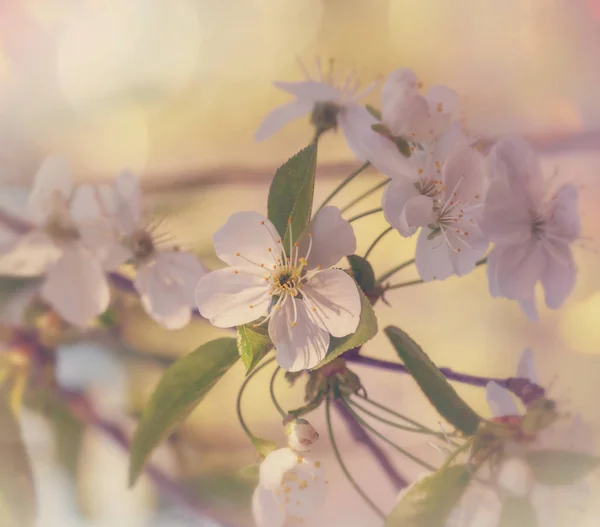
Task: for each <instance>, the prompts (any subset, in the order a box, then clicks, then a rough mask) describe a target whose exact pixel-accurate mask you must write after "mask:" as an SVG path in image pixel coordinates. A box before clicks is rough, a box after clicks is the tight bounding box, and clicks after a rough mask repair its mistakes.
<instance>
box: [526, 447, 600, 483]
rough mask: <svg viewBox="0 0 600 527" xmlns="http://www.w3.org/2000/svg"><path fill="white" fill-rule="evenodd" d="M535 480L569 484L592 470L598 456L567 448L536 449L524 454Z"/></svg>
mask: <svg viewBox="0 0 600 527" xmlns="http://www.w3.org/2000/svg"><path fill="white" fill-rule="evenodd" d="M526 458H527V462H528V463H529V465H530V466H531V468H532V470H533V473H534V474H535V479H536V481H538V482H540V483H542V484H544V485H570V484H571V483H574V482H576V481H578V480H580V479H582V478H584V477H585V476H587V475H588V474H589V473H590V472H592V471H593V470H594V469H595V468H597V467H598V465H599V464H600V458H598V457H596V456H591V455H589V454H583V453H581V452H569V451H568V450H538V451H536V452H530V453H528V454H527V455H526Z"/></svg>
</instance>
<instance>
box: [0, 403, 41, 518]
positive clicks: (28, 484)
mask: <svg viewBox="0 0 600 527" xmlns="http://www.w3.org/2000/svg"><path fill="white" fill-rule="evenodd" d="M0 467H1V468H0V525H2V527H33V525H34V524H35V523H36V515H37V501H36V494H35V486H34V480H33V474H32V472H31V465H30V462H29V456H28V454H27V450H26V448H25V444H24V443H23V438H22V436H21V430H20V427H19V422H18V421H17V419H16V417H15V415H14V413H13V411H12V409H11V407H10V403H9V400H8V398H7V396H6V394H5V393H3V394H2V395H1V396H0Z"/></svg>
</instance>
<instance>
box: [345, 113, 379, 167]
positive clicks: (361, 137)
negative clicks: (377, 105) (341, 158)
mask: <svg viewBox="0 0 600 527" xmlns="http://www.w3.org/2000/svg"><path fill="white" fill-rule="evenodd" d="M377 122H378V121H377V119H375V117H373V116H372V115H371V114H370V113H369V112H368V110H367V109H366V108H364V107H363V106H360V105H358V104H348V105H346V106H345V107H344V108H343V109H342V111H341V112H340V114H339V116H338V124H339V126H340V128H341V129H342V132H343V134H344V137H345V139H346V143H347V144H348V147H349V148H350V150H352V152H353V153H354V155H355V156H356V157H357V158H358V159H359V160H360V161H367V160H368V159H369V158H370V157H371V156H372V155H373V152H374V151H376V150H377V149H378V148H379V146H380V145H379V142H380V141H381V140H382V139H384V138H382V137H381V136H380V135H379V134H378V133H376V132H374V131H373V130H372V128H371V126H372V125H374V124H376V123H377Z"/></svg>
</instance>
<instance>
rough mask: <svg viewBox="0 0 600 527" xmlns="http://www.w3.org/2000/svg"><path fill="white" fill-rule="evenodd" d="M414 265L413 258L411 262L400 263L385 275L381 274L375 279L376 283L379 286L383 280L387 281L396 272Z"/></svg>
mask: <svg viewBox="0 0 600 527" xmlns="http://www.w3.org/2000/svg"><path fill="white" fill-rule="evenodd" d="M414 263H415V259H414V258H413V259H411V260H407V261H406V262H403V263H401V264H400V265H397V266H396V267H393V268H392V269H390V270H389V271H388V272H387V273H383V274H382V275H381V276H380V277H379V278H378V279H377V283H378V284H381V283H382V282H383V281H384V280H387V279H388V278H389V277H390V276H392V275H394V274H396V273H397V272H398V271H402V269H404V268H405V267H408V266H409V265H412V264H414Z"/></svg>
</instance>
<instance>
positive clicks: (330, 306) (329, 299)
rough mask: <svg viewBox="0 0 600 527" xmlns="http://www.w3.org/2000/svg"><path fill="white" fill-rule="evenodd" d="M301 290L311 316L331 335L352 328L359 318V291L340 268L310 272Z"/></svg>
mask: <svg viewBox="0 0 600 527" xmlns="http://www.w3.org/2000/svg"><path fill="white" fill-rule="evenodd" d="M302 293H303V295H304V297H305V299H306V301H307V302H308V306H309V307H308V308H309V309H312V310H313V313H314V319H315V320H316V321H317V322H318V323H319V325H320V326H321V327H322V328H324V329H327V331H328V332H329V333H330V334H331V335H333V336H334V337H345V336H346V335H350V334H351V333H354V332H355V331H356V328H357V327H358V323H359V321H360V311H361V305H360V294H359V292H358V289H357V285H356V282H355V281H354V280H353V279H352V278H350V276H348V274H346V273H345V272H344V271H342V270H340V269H327V270H325V271H321V272H319V273H317V274H316V275H314V276H313V277H312V278H310V279H309V280H308V282H307V283H306V284H305V286H304V289H303V290H302Z"/></svg>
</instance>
